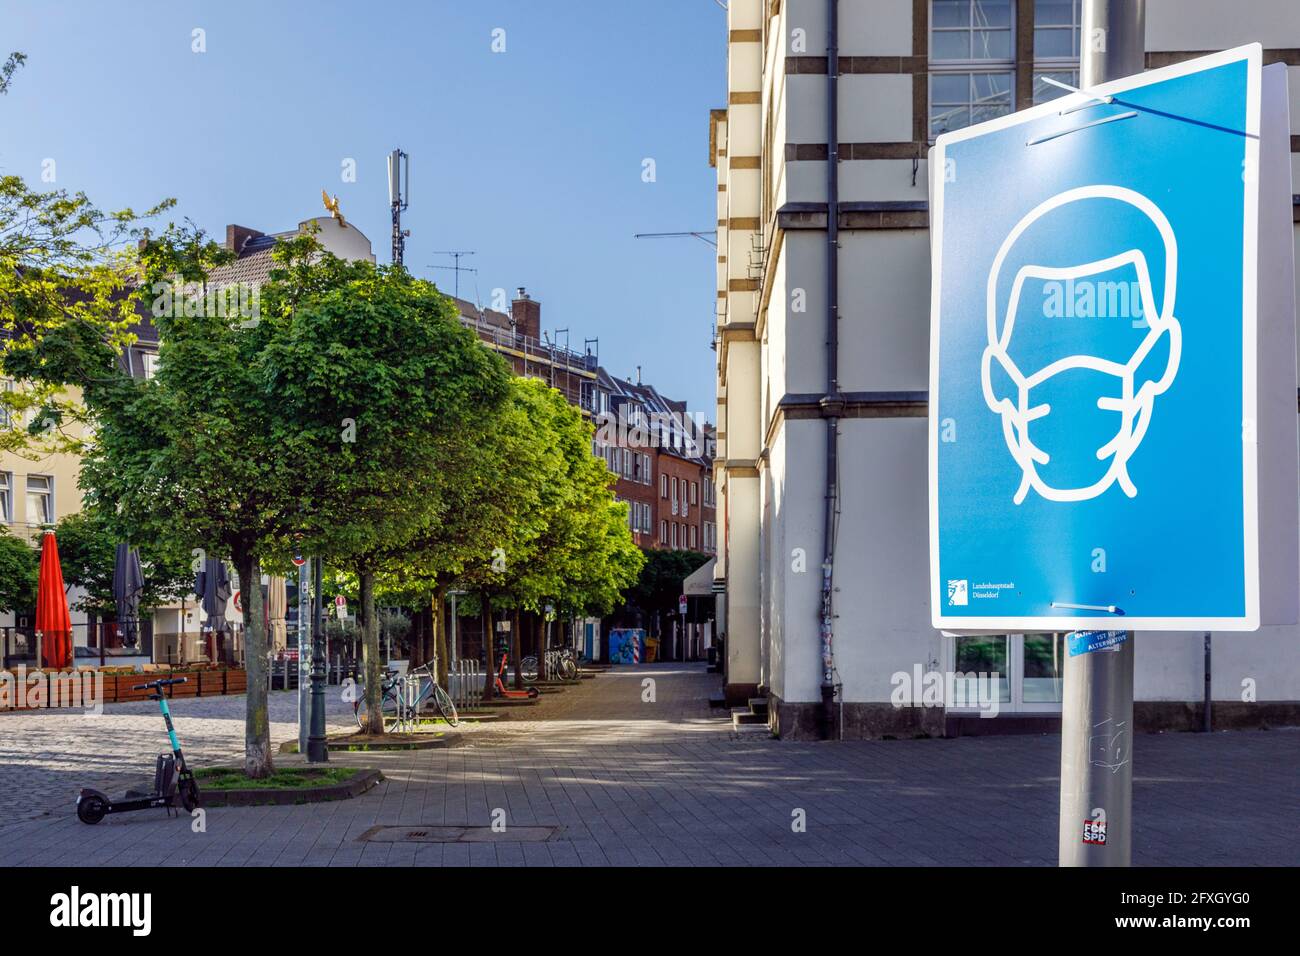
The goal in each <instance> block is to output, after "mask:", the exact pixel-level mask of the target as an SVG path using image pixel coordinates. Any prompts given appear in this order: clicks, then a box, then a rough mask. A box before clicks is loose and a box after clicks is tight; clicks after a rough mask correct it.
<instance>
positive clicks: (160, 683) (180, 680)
mask: <svg viewBox="0 0 1300 956" xmlns="http://www.w3.org/2000/svg"><path fill="white" fill-rule="evenodd" d="M189 680H190V679H189V678H188V677H170V678H168V679H167V680H155V681H150V682H149V683H148V684H136V685H135V686H134V687H132V688H131V689H132V690H148V689H149V688H150V687H166V686H167V685H168V684H187V683H189Z"/></svg>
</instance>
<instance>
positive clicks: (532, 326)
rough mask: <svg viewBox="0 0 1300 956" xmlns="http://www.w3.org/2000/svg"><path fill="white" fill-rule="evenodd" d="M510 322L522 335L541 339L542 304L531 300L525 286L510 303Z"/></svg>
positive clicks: (521, 287)
mask: <svg viewBox="0 0 1300 956" xmlns="http://www.w3.org/2000/svg"><path fill="white" fill-rule="evenodd" d="M510 321H511V323H512V324H513V325H514V327H515V331H516V332H518V333H519V334H520V335H526V336H528V337H529V338H532V339H539V340H540V339H541V337H542V304H541V303H540V302H538V301H537V300H535V299H531V298H529V296H528V292H527V291H526V290H525V289H524V287H523V286H520V287H519V290H518V292H517V293H516V295H515V298H514V299H512V300H511V302H510Z"/></svg>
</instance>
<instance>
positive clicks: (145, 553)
mask: <svg viewBox="0 0 1300 956" xmlns="http://www.w3.org/2000/svg"><path fill="white" fill-rule="evenodd" d="M54 532H55V536H56V537H57V538H58V542H59V562H60V564H61V565H62V567H63V579H64V581H65V582H66V583H67V584H69V585H72V586H75V587H79V588H82V589H83V590H84V591H85V595H84V596H83V597H82V598H81V599H80V600H79V601H77V603H76V604H75V606H74V608H73V609H74V610H80V611H90V612H93V613H95V614H98V615H99V616H101V617H104V616H108V617H111V616H112V615H114V614H115V613H116V611H117V603H116V600H115V598H114V595H113V569H114V562H115V561H116V559H117V545H118V542H119V541H123V540H124V539H123V538H121V537H120V536H119V533H118V532H119V529H118V527H117V525H116V522H115V521H114V520H113V519H112V516H110V515H108V514H106V513H105V511H104V509H103V506H102V505H92V506H90V507H88V508H85V509H83V510H82V511H79V512H76V513H74V514H70V515H67V516H65V517H63V518H61V519H60V520H59V523H58V524H57V525H56V526H55V529H54ZM132 543H133V544H134V542H132ZM136 547H138V548H139V552H140V569H141V572H142V573H143V575H144V590H143V591H142V592H141V593H140V607H141V609H146V608H155V607H159V606H161V605H163V604H166V603H168V602H170V601H175V600H177V599H179V598H180V597H181V596H182V595H185V594H188V593H189V592H190V591H191V589H192V588H193V587H194V573H193V570H192V566H191V557H190V552H189V551H188V550H186V548H185V547H184V545H183V544H182V543H180V542H177V541H176V539H175V538H174V537H171V538H157V537H151V538H147V539H145V540H143V541H141V542H139V544H137V545H136Z"/></svg>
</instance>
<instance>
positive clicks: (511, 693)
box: [492, 654, 540, 700]
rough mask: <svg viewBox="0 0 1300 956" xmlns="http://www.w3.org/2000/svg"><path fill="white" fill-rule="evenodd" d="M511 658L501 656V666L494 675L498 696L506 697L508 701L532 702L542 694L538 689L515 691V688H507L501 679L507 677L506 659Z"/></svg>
mask: <svg viewBox="0 0 1300 956" xmlns="http://www.w3.org/2000/svg"><path fill="white" fill-rule="evenodd" d="M509 656H510V655H508V654H502V655H501V666H500V667H498V668H497V672H496V673H495V674H493V675H492V680H493V681H494V682H495V687H496V694H497V696H498V697H504V698H506V699H507V700H530V699H532V698H534V697H536V696H537V695H538V694H539V693H540V692H539V691H538V689H537V688H536V687H529V688H527V689H526V690H515V689H514V688H511V687H506V685H505V683H504V682H503V681H502V680H501V678H503V677H505V674H506V658H507V657H509Z"/></svg>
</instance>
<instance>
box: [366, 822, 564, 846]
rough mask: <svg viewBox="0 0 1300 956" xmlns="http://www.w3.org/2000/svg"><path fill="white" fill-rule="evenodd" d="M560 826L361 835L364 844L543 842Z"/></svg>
mask: <svg viewBox="0 0 1300 956" xmlns="http://www.w3.org/2000/svg"><path fill="white" fill-rule="evenodd" d="M559 829H560V828H559V827H509V826H508V827H506V828H505V829H504V830H493V829H492V828H491V827H434V826H404V827H394V826H378V827H371V828H370V829H369V830H367V831H366V832H365V833H363V834H361V836H360V837H358V839H359V840H361V841H362V842H365V843H543V842H545V841H546V840H549V839H550V838H551V837H552V836H554V835H555V833H556V832H557V831H558V830H559Z"/></svg>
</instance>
